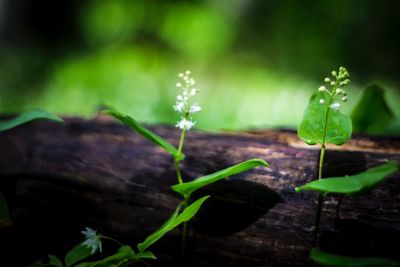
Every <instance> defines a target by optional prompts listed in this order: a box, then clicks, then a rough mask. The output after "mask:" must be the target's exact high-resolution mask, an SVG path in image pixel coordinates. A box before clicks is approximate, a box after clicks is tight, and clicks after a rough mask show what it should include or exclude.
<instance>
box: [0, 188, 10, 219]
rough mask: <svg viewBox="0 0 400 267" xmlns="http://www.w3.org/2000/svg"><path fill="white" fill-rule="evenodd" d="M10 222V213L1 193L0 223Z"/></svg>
mask: <svg viewBox="0 0 400 267" xmlns="http://www.w3.org/2000/svg"><path fill="white" fill-rule="evenodd" d="M8 220H10V212H9V211H8V207H7V202H6V200H5V198H4V196H3V194H2V193H0V221H8Z"/></svg>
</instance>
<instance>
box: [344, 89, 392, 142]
mask: <svg viewBox="0 0 400 267" xmlns="http://www.w3.org/2000/svg"><path fill="white" fill-rule="evenodd" d="M351 119H352V121H353V127H354V131H356V132H360V133H367V134H384V133H386V132H385V130H386V128H387V127H388V126H389V125H390V124H391V123H393V122H394V119H395V118H394V115H393V112H392V111H391V110H390V108H389V106H388V105H387V103H386V101H385V98H384V90H383V89H382V88H381V87H379V86H377V85H371V86H369V87H367V88H365V89H364V91H363V93H362V96H361V98H360V100H359V101H358V103H357V105H356V106H355V108H354V109H353V111H352V113H351Z"/></svg>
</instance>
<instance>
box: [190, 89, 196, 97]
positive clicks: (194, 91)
mask: <svg viewBox="0 0 400 267" xmlns="http://www.w3.org/2000/svg"><path fill="white" fill-rule="evenodd" d="M196 93H197V90H196V88H192V90H190V95H191V96H194V95H195V94H196Z"/></svg>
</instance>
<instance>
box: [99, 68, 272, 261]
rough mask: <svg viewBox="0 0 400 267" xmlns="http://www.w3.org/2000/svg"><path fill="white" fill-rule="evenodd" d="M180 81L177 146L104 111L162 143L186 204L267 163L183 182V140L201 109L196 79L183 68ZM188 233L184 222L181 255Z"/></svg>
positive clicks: (238, 166)
mask: <svg viewBox="0 0 400 267" xmlns="http://www.w3.org/2000/svg"><path fill="white" fill-rule="evenodd" d="M179 78H180V81H179V82H178V83H177V84H176V87H177V88H178V89H180V90H182V92H181V93H180V94H178V96H177V100H176V103H175V105H174V106H173V109H174V110H175V111H176V112H178V113H179V114H180V115H181V118H180V120H179V121H178V122H177V124H176V127H177V128H179V129H180V130H181V134H180V139H179V144H178V148H175V146H174V145H172V144H170V143H169V142H167V141H166V140H165V139H163V138H162V137H160V136H159V135H157V134H156V133H154V132H152V131H151V130H149V129H147V128H145V127H144V126H143V125H141V124H140V123H138V122H137V121H135V120H134V119H133V118H131V117H129V116H127V115H124V114H121V113H120V112H118V111H116V110H114V109H109V110H105V111H104V112H105V113H107V114H109V115H111V116H113V117H115V118H117V119H118V120H120V121H121V122H123V123H124V124H126V125H128V126H129V127H130V128H132V129H133V130H135V131H137V132H138V133H139V134H141V135H142V136H144V137H145V138H147V139H148V140H150V141H151V142H153V143H155V144H157V145H159V146H161V147H162V148H163V149H164V150H165V151H166V152H168V153H169V154H171V155H172V156H173V158H174V166H175V170H176V176H177V182H178V184H176V185H173V186H172V189H173V190H174V191H176V192H178V193H179V194H180V195H181V196H182V199H183V201H182V205H183V206H184V207H186V206H187V205H188V203H189V202H190V196H191V194H192V192H194V191H196V190H198V189H200V188H202V187H204V186H207V185H209V184H211V183H215V182H217V181H220V180H222V179H224V178H226V177H228V176H231V175H234V174H237V173H241V172H244V171H247V170H249V169H251V168H255V167H257V166H269V164H268V163H267V162H265V161H264V160H262V159H251V160H248V161H245V162H242V163H239V164H236V165H234V166H231V167H229V168H226V169H224V170H221V171H218V172H216V173H213V174H209V175H206V176H202V177H199V178H197V179H194V180H193V181H190V182H184V179H183V177H182V172H181V167H180V162H181V161H183V160H184V158H185V155H184V153H183V146H184V141H185V134H186V132H187V131H189V130H190V129H191V128H192V127H193V126H194V125H195V124H196V122H195V121H194V120H193V118H192V115H193V114H195V113H197V112H199V111H201V107H200V106H199V104H198V103H196V102H194V97H195V96H196V95H197V93H198V92H199V90H198V89H196V88H195V87H194V85H195V83H196V82H195V80H194V79H193V78H192V77H191V72H190V71H186V72H184V73H180V74H179ZM186 235H187V223H186V222H184V224H183V232H182V251H183V254H184V248H185V240H186Z"/></svg>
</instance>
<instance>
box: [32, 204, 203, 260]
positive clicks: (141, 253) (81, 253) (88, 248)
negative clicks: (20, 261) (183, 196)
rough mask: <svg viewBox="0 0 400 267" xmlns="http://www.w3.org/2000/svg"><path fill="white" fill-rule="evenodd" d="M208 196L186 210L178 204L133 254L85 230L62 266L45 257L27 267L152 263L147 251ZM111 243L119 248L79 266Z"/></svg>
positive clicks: (121, 246) (151, 254) (191, 215)
mask: <svg viewBox="0 0 400 267" xmlns="http://www.w3.org/2000/svg"><path fill="white" fill-rule="evenodd" d="M207 198H209V196H204V197H202V198H200V199H198V200H197V201H195V202H193V203H192V204H191V205H189V206H188V207H186V208H183V205H182V203H181V204H180V205H179V206H178V207H177V208H176V210H175V211H174V213H173V214H172V215H171V217H170V218H169V219H168V220H167V221H166V222H165V223H164V224H163V225H162V226H161V227H160V228H159V229H158V230H156V231H155V232H154V233H153V234H151V235H149V236H148V237H147V238H146V239H145V240H144V241H143V242H141V243H139V244H138V245H137V251H135V250H134V249H133V248H132V247H130V246H128V245H123V244H121V243H120V242H119V241H117V240H115V239H113V238H110V237H107V236H103V235H100V234H97V232H96V231H94V230H92V229H91V228H88V227H87V228H86V230H85V231H82V233H83V234H84V236H85V241H84V242H82V243H81V244H79V245H77V246H75V247H74V248H73V249H71V250H70V251H69V252H68V253H67V254H66V256H65V258H64V262H62V261H61V259H59V258H58V257H56V256H54V255H49V259H48V261H47V263H44V262H43V261H38V262H35V263H33V264H31V265H30V266H29V267H43V266H56V267H72V266H75V267H95V266H96V267H111V266H130V265H131V264H133V263H136V262H138V261H143V260H146V259H156V257H155V255H154V254H153V253H152V252H151V251H149V250H148V249H149V248H150V247H151V246H152V245H153V244H154V243H156V242H157V241H158V240H159V239H160V238H162V237H163V236H164V235H165V234H166V233H168V232H170V231H171V230H173V229H174V228H176V227H177V226H179V225H180V224H181V223H185V222H187V221H189V220H190V219H192V218H193V217H194V216H195V215H196V213H197V212H198V210H199V209H200V207H201V205H202V204H203V203H204V201H206V200H207ZM104 239H105V240H111V241H114V242H116V243H118V245H120V247H119V248H118V249H117V251H116V252H115V253H114V254H112V255H110V256H108V257H105V258H102V259H99V260H96V261H91V262H82V261H83V260H85V259H87V258H88V257H89V256H91V255H93V254H94V253H95V252H97V251H100V252H102V240H104Z"/></svg>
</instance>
